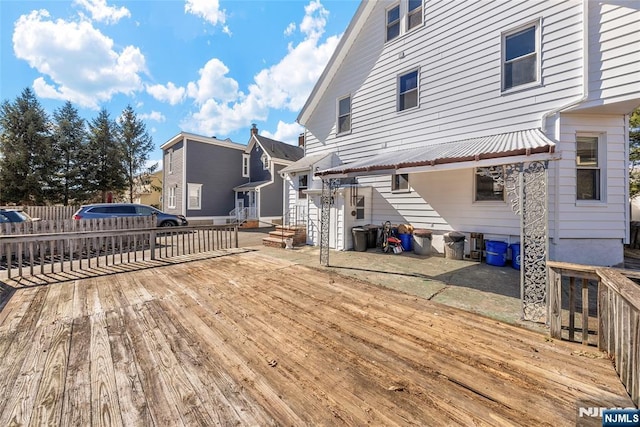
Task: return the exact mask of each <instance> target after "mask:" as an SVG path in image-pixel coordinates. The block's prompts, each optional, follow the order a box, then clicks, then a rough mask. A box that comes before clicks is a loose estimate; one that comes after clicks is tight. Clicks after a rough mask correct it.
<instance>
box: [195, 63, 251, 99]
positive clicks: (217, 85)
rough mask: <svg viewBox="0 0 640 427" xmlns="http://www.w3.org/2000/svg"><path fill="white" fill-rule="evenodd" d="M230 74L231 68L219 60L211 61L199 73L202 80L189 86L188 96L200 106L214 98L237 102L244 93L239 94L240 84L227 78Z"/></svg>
mask: <svg viewBox="0 0 640 427" xmlns="http://www.w3.org/2000/svg"><path fill="white" fill-rule="evenodd" d="M228 72H229V68H227V66H226V65H224V63H223V62H222V61H220V60H219V59H217V58H213V59H211V60H209V62H207V63H206V64H205V66H204V67H203V68H201V69H200V70H199V71H198V73H199V74H200V80H198V81H197V82H189V84H188V85H187V96H189V97H190V98H193V99H195V100H196V102H197V103H198V104H199V105H202V104H204V103H205V102H206V101H208V100H209V99H212V98H213V99H216V100H218V101H223V102H231V101H235V100H236V99H238V97H239V96H242V93H239V92H238V82H236V81H235V80H234V79H232V78H229V77H225V75H226V74H227V73H228Z"/></svg>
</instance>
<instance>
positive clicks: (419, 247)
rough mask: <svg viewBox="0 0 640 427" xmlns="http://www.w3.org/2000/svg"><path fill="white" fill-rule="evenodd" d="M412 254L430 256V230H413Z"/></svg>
mask: <svg viewBox="0 0 640 427" xmlns="http://www.w3.org/2000/svg"><path fill="white" fill-rule="evenodd" d="M413 252H415V253H416V254H417V255H429V254H431V230H425V229H422V228H417V229H415V230H413Z"/></svg>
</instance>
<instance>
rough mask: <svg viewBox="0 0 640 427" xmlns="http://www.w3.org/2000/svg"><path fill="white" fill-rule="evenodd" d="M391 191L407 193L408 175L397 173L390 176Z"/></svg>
mask: <svg viewBox="0 0 640 427" xmlns="http://www.w3.org/2000/svg"><path fill="white" fill-rule="evenodd" d="M391 191H396V192H400V191H409V174H408V173H399V174H394V175H391Z"/></svg>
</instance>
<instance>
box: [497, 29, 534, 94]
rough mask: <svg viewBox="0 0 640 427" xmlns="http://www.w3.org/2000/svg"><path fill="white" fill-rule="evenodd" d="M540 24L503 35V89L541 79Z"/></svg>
mask: <svg viewBox="0 0 640 427" xmlns="http://www.w3.org/2000/svg"><path fill="white" fill-rule="evenodd" d="M538 32H539V24H538V23H534V24H531V25H528V26H526V27H524V28H520V29H518V30H516V31H512V32H508V33H504V34H503V35H502V58H503V59H502V90H509V89H512V88H515V87H517V86H522V85H526V84H530V83H535V82H538V81H539V62H540V61H539V56H540V55H539V46H540V43H539V42H538V39H539V35H538Z"/></svg>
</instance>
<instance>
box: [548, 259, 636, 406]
mask: <svg viewBox="0 0 640 427" xmlns="http://www.w3.org/2000/svg"><path fill="white" fill-rule="evenodd" d="M547 268H548V271H549V302H548V310H549V334H550V335H551V337H552V338H557V339H562V338H563V335H562V331H563V328H566V329H567V330H568V339H569V340H571V341H573V338H574V336H575V335H574V334H575V333H576V332H577V331H580V330H579V329H577V328H576V326H575V323H576V322H575V321H576V312H575V302H576V301H575V300H576V292H575V289H574V288H575V285H576V279H580V281H581V289H582V293H581V303H582V313H581V316H580V324H581V337H582V343H583V344H589V333H590V328H589V315H590V311H591V312H593V308H594V307H593V306H592V305H593V304H589V301H590V298H589V297H590V295H589V288H590V286H591V284H595V285H596V286H597V298H596V301H595V306H596V307H595V308H596V309H597V314H596V317H597V322H596V327H595V332H596V334H597V341H596V342H597V345H598V349H599V350H601V351H604V352H606V353H607V354H608V355H609V356H610V357H611V358H612V359H613V360H614V363H615V369H616V372H617V373H618V376H619V377H620V380H621V381H622V383H623V385H624V386H625V388H626V389H627V392H628V393H629V395H630V396H631V399H632V400H633V402H634V403H635V404H636V406H637V405H638V404H639V403H640V286H639V285H638V284H637V283H635V282H633V281H632V280H630V279H629V277H628V276H632V277H637V274H633V273H631V272H626V270H624V269H614V268H607V267H595V266H586V265H579V264H570V263H563V262H557V261H547ZM626 273H628V276H627V274H626ZM564 279H567V280H564ZM565 285H568V286H565ZM567 287H568V289H566V290H567V293H568V294H569V302H568V304H567V305H568V319H567V322H564V323H565V325H563V320H564V318H565V316H564V314H565V313H566V311H565V310H564V306H563V295H565V288H567ZM591 300H594V298H591ZM590 309H591V310H590ZM566 323H568V325H566Z"/></svg>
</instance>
